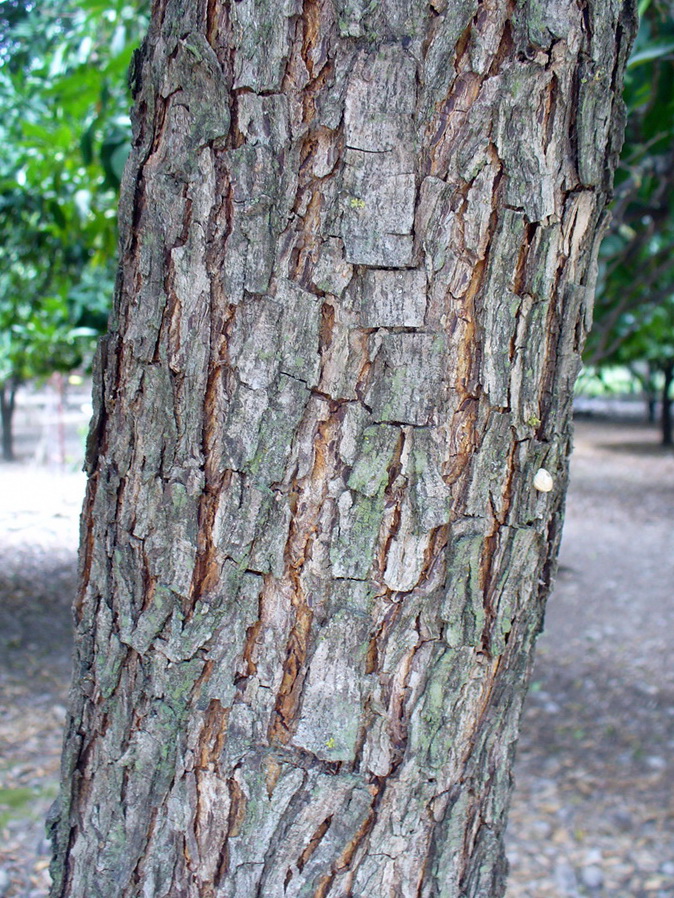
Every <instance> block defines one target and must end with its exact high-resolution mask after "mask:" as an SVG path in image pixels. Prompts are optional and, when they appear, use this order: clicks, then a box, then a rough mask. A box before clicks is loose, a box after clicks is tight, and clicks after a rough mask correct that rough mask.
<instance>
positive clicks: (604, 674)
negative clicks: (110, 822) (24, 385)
mask: <svg viewBox="0 0 674 898" xmlns="http://www.w3.org/2000/svg"><path fill="white" fill-rule="evenodd" d="M68 465H69V466H70V471H69V472H63V471H58V470H55V469H54V467H53V466H52V469H51V470H47V469H45V468H44V466H43V467H37V466H35V465H34V464H28V463H23V464H18V465H0V694H1V695H2V699H1V700H0V898H19V896H21V898H44V896H45V895H46V892H47V888H48V874H47V864H48V845H47V843H46V841H45V839H44V834H43V831H44V824H43V820H44V816H45V814H46V811H47V808H48V807H49V804H50V803H51V801H52V800H53V797H54V795H55V793H56V783H57V778H58V755H59V750H60V741H61V726H62V722H63V718H64V714H65V707H64V706H65V702H66V693H67V683H68V679H69V675H70V657H69V655H70V648H69V643H70V636H69V632H70V614H69V605H70V601H71V598H72V595H73V591H74V586H75V565H76V561H75V553H76V546H77V538H78V533H77V529H78V528H77V517H78V513H79V505H80V497H81V493H82V489H83V485H84V481H83V477H82V475H80V474H75V473H72V465H71V464H70V459H69V461H68ZM673 525H674V455H673V454H671V453H667V452H664V451H663V450H661V449H660V448H659V447H658V446H657V434H656V433H655V432H654V431H653V430H650V429H647V428H645V427H640V426H638V425H617V424H613V425H611V424H603V423H602V424H598V423H588V422H582V421H581V422H579V423H578V425H577V431H576V452H575V455H574V460H573V468H572V481H571V491H570V495H569V500H568V507H567V522H566V529H565V535H564V541H563V547H562V556H561V568H560V574H559V577H558V582H557V587H556V589H555V592H554V595H553V597H552V598H551V600H550V603H549V606H548V615H547V623H546V631H545V633H544V634H543V636H542V637H541V638H540V640H539V644H538V653H537V662H536V669H535V673H534V682H533V687H532V691H531V693H530V696H529V700H528V703H527V709H526V712H525V716H524V721H523V730H522V737H521V741H520V749H519V757H518V762H517V767H516V771H515V775H516V789H515V795H514V800H513V806H512V811H511V822H510V826H509V837H508V848H509V857H510V860H511V881H510V887H509V891H508V898H575V896H590V898H593V896H596V898H674V751H673V749H674V662H673V661H672V657H673V656H674V653H673V650H674V602H673V601H672V598H673V595H672V593H673V586H672V585H673V583H674V526H673ZM158 898H159V896H158ZM372 898H376V896H372Z"/></svg>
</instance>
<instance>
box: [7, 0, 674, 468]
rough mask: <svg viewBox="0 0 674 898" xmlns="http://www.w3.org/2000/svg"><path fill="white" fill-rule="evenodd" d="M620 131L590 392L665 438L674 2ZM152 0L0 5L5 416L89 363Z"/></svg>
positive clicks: (670, 364) (648, 41) (673, 214)
mask: <svg viewBox="0 0 674 898" xmlns="http://www.w3.org/2000/svg"><path fill="white" fill-rule="evenodd" d="M639 12H640V15H641V27H640V31H639V35H638V38H637V41H636V44H635V47H634V51H633V54H632V57H631V60H630V63H629V66H628V71H627V78H626V84H625V102H626V104H627V108H628V126H627V134H626V140H625V147H624V150H623V154H622V158H621V162H620V167H619V169H618V172H617V175H616V195H615V201H614V203H613V216H612V221H611V224H610V227H609V230H608V232H607V234H606V237H605V239H604V242H603V244H602V247H601V252H600V259H599V281H598V288H597V298H596V305H595V328H594V330H593V332H592V334H591V336H590V338H589V340H588V344H587V350H586V368H585V371H584V373H583V377H582V378H581V379H580V381H579V383H580V389H581V390H583V391H585V392H594V393H600V392H604V393H606V392H608V393H614V392H616V391H617V392H620V391H627V392H630V391H631V392H634V391H635V390H638V391H640V393H642V394H643V397H644V399H645V408H647V409H648V412H649V414H650V416H651V418H652V419H653V420H654V419H655V417H656V414H657V415H658V416H659V418H660V422H661V427H662V439H663V442H664V443H665V444H669V445H671V443H672V413H671V400H672V392H673V387H672V380H674V192H673V191H672V186H673V185H674V0H641V2H640V4H639ZM148 16H149V2H148V0H80V2H74V0H41V2H37V0H4V2H0V142H1V143H2V147H3V150H2V154H1V156H0V407H1V412H2V450H3V457H4V458H5V460H11V459H12V457H13V446H12V416H13V411H14V407H15V402H16V391H17V389H18V387H19V386H20V385H22V384H25V383H27V382H29V381H35V380H39V379H41V378H42V379H44V378H46V377H48V376H49V375H51V374H53V373H54V372H70V371H73V370H75V369H78V370H86V368H87V366H88V365H89V364H90V360H91V356H92V352H93V346H94V343H95V338H96V337H97V335H98V334H100V333H101V332H102V331H103V330H104V329H105V326H106V319H107V313H108V309H109V306H110V301H111V296H112V290H113V284H114V277H115V255H116V241H117V235H116V205H117V195H118V189H119V183H120V179H121V175H122V171H123V168H124V163H125V160H126V156H127V154H128V147H129V142H130V132H131V129H130V122H129V116H128V111H129V102H130V100H129V92H128V87H127V82H126V73H127V69H128V66H129V62H130V59H131V54H132V52H133V50H134V49H135V47H136V46H137V45H138V44H139V42H140V40H141V39H142V37H143V35H144V33H145V30H146V28H147V21H148Z"/></svg>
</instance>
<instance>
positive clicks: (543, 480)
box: [534, 468, 554, 493]
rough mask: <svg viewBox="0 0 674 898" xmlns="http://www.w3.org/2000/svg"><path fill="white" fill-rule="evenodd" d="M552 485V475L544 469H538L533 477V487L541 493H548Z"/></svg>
mask: <svg viewBox="0 0 674 898" xmlns="http://www.w3.org/2000/svg"><path fill="white" fill-rule="evenodd" d="M553 485H554V481H553V479H552V475H551V474H550V472H549V471H546V470H545V468H539V469H538V471H536V475H535V476H534V486H535V488H536V489H537V490H538V491H539V492H541V493H549V492H550V490H551V489H552V487H553Z"/></svg>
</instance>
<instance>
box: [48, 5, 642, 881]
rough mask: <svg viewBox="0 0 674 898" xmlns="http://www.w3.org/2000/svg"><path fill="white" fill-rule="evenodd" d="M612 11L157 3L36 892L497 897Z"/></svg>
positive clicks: (597, 179) (612, 51)
mask: <svg viewBox="0 0 674 898" xmlns="http://www.w3.org/2000/svg"><path fill="white" fill-rule="evenodd" d="M634 24H635V21H634V11H633V8H632V2H631V0H630V2H628V3H624V2H622V0H545V2H543V0H517V2H514V0H431V2H422V0H405V2H403V0H381V2H375V3H366V2H360V0H304V2H301V0H274V2H272V0H240V2H228V0H208V2H206V0H199V2H189V3H187V2H185V0H156V2H155V4H154V11H153V16H152V24H151V28H150V33H149V36H148V38H147V40H146V41H145V43H144V46H143V48H142V50H141V51H140V53H139V54H138V55H137V57H136V59H135V62H134V66H133V72H132V82H133V87H134V93H135V99H136V106H135V114H134V123H135V124H134V128H135V130H134V134H135V138H134V146H133V150H132V153H131V157H130V161H129V164H128V167H127V171H126V175H125V183H124V185H123V196H122V201H121V253H122V256H121V267H120V275H119V282H118V289H117V298H116V305H115V311H114V314H113V321H112V327H111V332H110V334H109V336H108V337H107V339H106V340H105V341H104V342H103V344H102V348H101V351H100V355H99V365H98V370H97V374H96V403H95V418H94V423H93V425H92V430H91V436H90V442H89V455H88V469H89V474H90V478H89V486H88V493H87V498H86V501H85V506H84V514H83V531H82V551H81V589H80V594H79V598H78V600H77V602H76V608H75V613H76V618H77V656H76V659H77V660H76V670H75V685H74V687H73V694H72V699H71V706H70V720H69V725H68V732H67V736H66V744H65V750H64V761H63V787H62V793H61V797H60V800H59V802H58V804H57V805H56V807H55V811H54V815H53V820H52V828H53V838H54V845H55V860H54V864H53V875H54V886H53V891H52V895H53V898H57V896H58V898H61V896H80V898H136V896H137V898H141V896H143V898H150V896H156V898H197V896H199V898H253V896H260V898H281V896H307V898H309V896H312V898H328V896H331V898H337V896H359V898H366V896H367V898H369V896H376V898H387V896H398V898H413V896H428V898H430V896H438V898H439V896H444V898H457V896H471V898H473V896H484V898H487V896H488V898H496V896H500V895H502V894H503V890H504V882H505V870H506V862H505V860H504V855H503V841H502V838H503V830H504V826H505V821H506V809H507V803H508V797H509V791H510V781H511V774H510V768H511V762H512V756H513V751H514V746H515V740H516V736H517V727H518V719H519V715H520V709H521V705H522V701H523V697H524V693H525V688H526V680H527V675H528V671H529V668H530V664H531V655H532V646H533V643H534V639H535V635H536V633H537V632H538V631H539V630H540V628H541V623H542V618H543V608H544V601H545V597H546V595H547V592H548V589H549V586H550V580H551V576H552V571H553V568H554V559H555V555H556V552H557V547H558V542H559V534H560V526H561V510H562V503H563V496H564V492H565V487H566V480H567V455H568V452H569V447H570V441H571V436H570V411H571V396H572V388H573V384H574V379H575V377H576V372H577V370H578V366H579V354H580V350H581V347H582V343H583V339H584V335H585V331H586V328H587V326H588V322H589V318H590V310H591V305H592V294H593V280H594V272H593V269H594V258H595V254H596V249H597V241H598V234H599V232H600V230H601V222H602V216H603V214H604V207H605V204H606V201H607V197H608V194H609V192H610V187H611V175H612V170H613V168H614V165H615V163H616V157H617V153H618V150H619V145H620V141H621V134H622V125H623V122H622V107H621V102H620V99H619V93H620V85H621V78H622V72H623V68H624V64H625V60H626V56H627V53H628V49H629V44H630V41H631V37H632V34H633V29H634ZM541 467H543V468H545V469H546V470H547V471H548V472H549V473H550V474H551V475H552V479H553V488H552V490H551V491H549V492H545V491H540V490H537V489H536V488H535V487H534V477H535V474H536V472H537V470H538V469H539V468H541ZM545 480H546V478H545V476H543V477H540V476H539V478H537V483H538V484H539V485H541V484H542V485H543V486H545V485H546V484H545Z"/></svg>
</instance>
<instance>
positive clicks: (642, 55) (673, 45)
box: [627, 41, 674, 69]
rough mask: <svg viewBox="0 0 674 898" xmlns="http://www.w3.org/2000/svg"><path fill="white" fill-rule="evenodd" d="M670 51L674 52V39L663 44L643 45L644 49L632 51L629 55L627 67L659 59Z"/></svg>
mask: <svg viewBox="0 0 674 898" xmlns="http://www.w3.org/2000/svg"><path fill="white" fill-rule="evenodd" d="M672 52H674V41H669V42H668V43H664V44H650V45H649V46H647V47H645V49H643V50H640V51H639V52H637V53H633V54H632V56H630V58H629V61H628V63H627V68H628V69H634V68H636V67H637V66H640V65H643V64H644V63H646V62H653V61H654V60H656V59H661V58H662V57H663V56H667V55H668V54H670V53H672Z"/></svg>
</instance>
